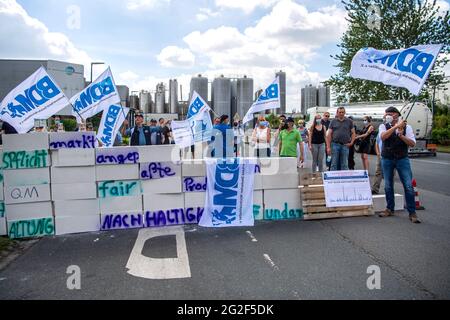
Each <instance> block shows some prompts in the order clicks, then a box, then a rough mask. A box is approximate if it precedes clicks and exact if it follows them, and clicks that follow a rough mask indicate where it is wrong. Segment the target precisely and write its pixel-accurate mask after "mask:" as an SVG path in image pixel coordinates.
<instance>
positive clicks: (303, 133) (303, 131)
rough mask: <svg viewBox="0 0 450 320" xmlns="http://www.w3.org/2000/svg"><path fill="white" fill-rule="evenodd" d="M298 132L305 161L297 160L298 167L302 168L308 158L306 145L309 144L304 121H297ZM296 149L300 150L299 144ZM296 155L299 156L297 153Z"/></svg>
mask: <svg viewBox="0 0 450 320" xmlns="http://www.w3.org/2000/svg"><path fill="white" fill-rule="evenodd" d="M298 132H300V135H301V137H302V141H303V154H304V156H305V159H303V161H300V159H298V167H299V168H303V163H304V161H306V159H307V158H308V150H309V146H308V143H309V132H308V128H306V127H305V121H304V120H299V121H298ZM298 147H299V148H300V144H299V145H298ZM297 154H298V155H300V152H297Z"/></svg>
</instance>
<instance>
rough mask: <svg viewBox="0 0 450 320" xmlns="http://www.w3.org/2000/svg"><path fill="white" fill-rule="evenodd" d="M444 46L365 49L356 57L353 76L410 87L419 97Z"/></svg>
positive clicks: (352, 69)
mask: <svg viewBox="0 0 450 320" xmlns="http://www.w3.org/2000/svg"><path fill="white" fill-rule="evenodd" d="M441 48H442V45H441V44H432V45H421V46H414V47H410V48H408V49H399V50H389V51H387V50H376V49H374V48H364V49H361V50H360V51H358V53H357V54H356V55H355V57H354V58H353V60H352V68H351V71H350V76H351V77H353V78H358V79H364V80H371V81H377V82H381V83H384V84H386V85H392V86H396V87H402V88H406V89H408V90H409V91H410V92H411V93H412V94H414V95H416V96H417V95H419V93H420V91H421V90H422V87H423V85H424V84H425V82H426V81H427V79H428V76H429V74H430V72H431V69H432V68H433V65H434V63H435V62H436V59H437V57H438V55H439V52H440V51H441Z"/></svg>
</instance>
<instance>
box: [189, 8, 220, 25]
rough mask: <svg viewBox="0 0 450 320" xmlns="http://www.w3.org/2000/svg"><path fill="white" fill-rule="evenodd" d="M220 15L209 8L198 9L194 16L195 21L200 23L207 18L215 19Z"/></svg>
mask: <svg viewBox="0 0 450 320" xmlns="http://www.w3.org/2000/svg"><path fill="white" fill-rule="evenodd" d="M219 15H220V12H214V11H212V10H211V9H209V8H200V9H199V13H197V14H196V15H195V18H196V19H197V21H199V22H202V21H205V20H208V19H209V18H216V17H218V16H219Z"/></svg>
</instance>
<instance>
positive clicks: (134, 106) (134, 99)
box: [130, 94, 140, 110]
mask: <svg viewBox="0 0 450 320" xmlns="http://www.w3.org/2000/svg"><path fill="white" fill-rule="evenodd" d="M130 108H131V110H139V108H140V106H139V97H138V96H137V95H135V94H132V95H131V96H130Z"/></svg>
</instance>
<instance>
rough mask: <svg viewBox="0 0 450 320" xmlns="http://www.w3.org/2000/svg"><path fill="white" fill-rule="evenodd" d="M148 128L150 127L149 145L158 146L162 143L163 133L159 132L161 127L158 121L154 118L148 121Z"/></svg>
mask: <svg viewBox="0 0 450 320" xmlns="http://www.w3.org/2000/svg"><path fill="white" fill-rule="evenodd" d="M150 129H151V145H152V146H159V145H161V144H162V141H163V135H162V132H161V127H160V126H158V122H157V121H156V120H155V119H152V120H151V121H150Z"/></svg>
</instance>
